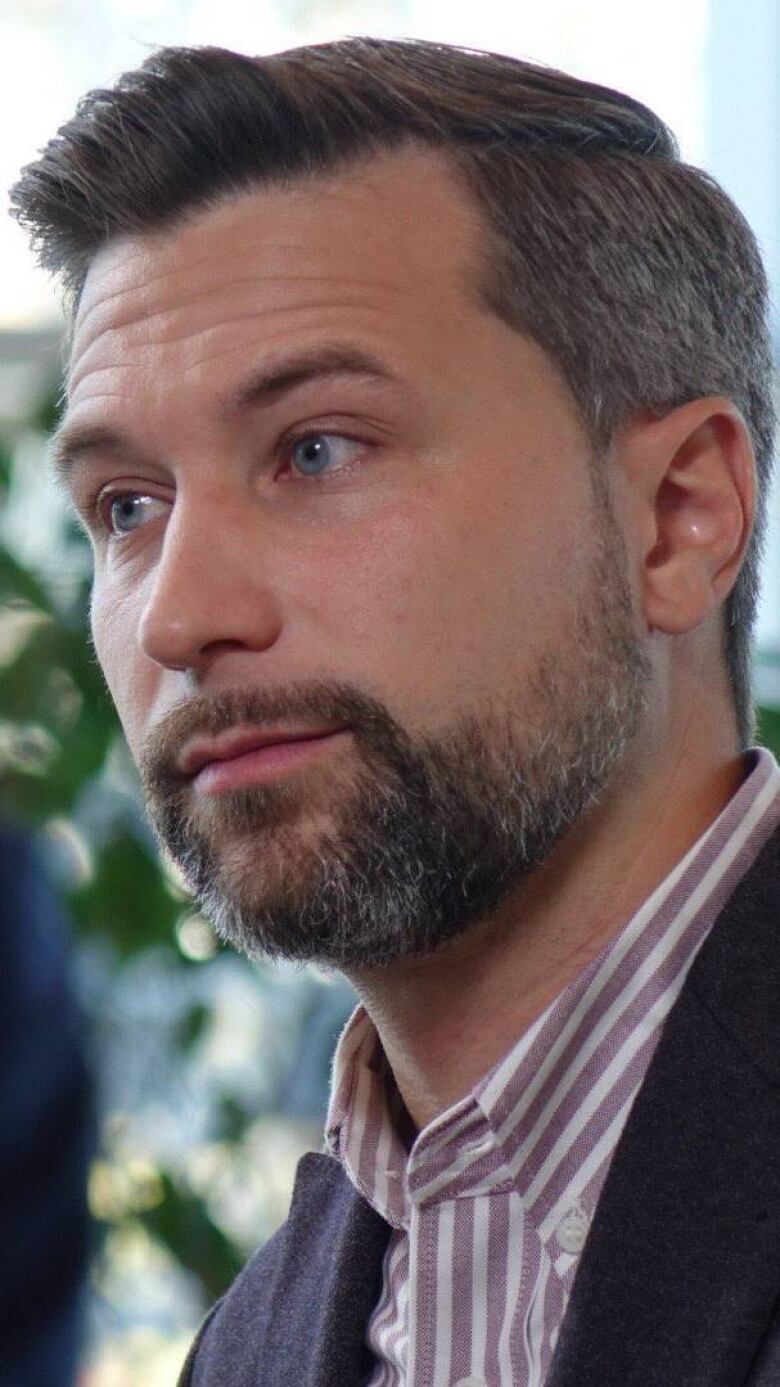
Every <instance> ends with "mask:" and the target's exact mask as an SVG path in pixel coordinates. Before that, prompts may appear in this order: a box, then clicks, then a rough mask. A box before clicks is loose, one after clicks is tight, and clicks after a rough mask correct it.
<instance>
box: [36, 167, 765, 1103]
mask: <svg viewBox="0 0 780 1387" xmlns="http://www.w3.org/2000/svg"><path fill="white" fill-rule="evenodd" d="M486 249H487V233H486V231H485V228H484V227H483V225H482V223H481V220H480V217H479V213H478V211H477V210H476V209H475V208H474V207H473V205H472V204H471V202H470V200H469V198H468V196H467V194H466V193H465V192H464V190H463V189H462V187H461V186H460V184H459V183H458V181H457V179H456V177H455V176H454V175H453V173H451V172H450V170H449V169H448V167H447V166H446V164H445V163H444V162H443V160H442V158H441V157H440V156H439V155H437V154H435V153H433V152H430V151H426V150H421V149H415V148H408V149H405V150H403V151H400V152H398V153H394V154H392V155H386V156H382V157H377V158H375V159H372V160H371V161H370V162H368V163H364V164H362V165H357V166H355V167H354V168H353V169H351V170H347V171H344V172H340V173H339V174H337V175H333V176H331V177H327V178H324V177H323V178H319V179H316V180H314V179H312V180H311V181H308V182H303V181H302V182H300V183H296V184H294V185H290V186H288V187H284V188H282V187H270V188H265V189H258V190H257V191H254V190H253V191H250V192H247V193H244V194H241V195H240V196H236V197H235V198H231V199H225V200H223V201H221V202H219V203H218V204H217V205H215V206H214V207H212V208H209V209H206V210H202V211H199V212H197V213H195V214H192V215H191V216H190V217H188V218H187V219H186V220H184V221H182V222H181V223H180V224H179V225H177V226H176V227H172V228H169V229H168V230H166V231H164V232H160V233H157V234H155V235H154V236H146V237H144V238H132V239H125V240H117V241H115V242H113V243H111V244H109V245H108V246H107V247H106V248H105V249H104V250H103V251H101V252H100V254H99V255H98V256H97V257H96V259H95V261H94V262H93V264H92V267H91V268H90V271H89V274H88V276H87V280H86V284H85V288H84V292H83V295H82V299H81V303H80V307H79V313H78V317H77V321H76V324H75V331H74V338H73V350H72V359H71V367H70V380H69V403H68V410H67V416H66V419H65V420H64V422H63V425H62V426H61V429H60V434H59V437H58V440H57V443H56V456H57V458H58V465H59V468H60V471H61V472H62V474H63V476H64V477H65V480H66V484H67V486H68V488H69V491H70V493H71V495H72V497H73V500H74V503H75V505H76V507H77V509H78V511H79V514H80V515H81V517H82V519H83V521H84V523H85V525H86V526H87V529H88V531H89V533H90V536H91V539H92V542H93V548H94V556H95V582H94V590H93V603H92V629H93V638H94V643H95V648H96V651H97V654H98V658H99V660H100V662H101V665H102V667H103V670H104V672H105V676H106V679H107V682H108V685H109V688H110V691H111V694H112V696H113V698H114V700H115V702H116V705H117V708H118V710H119V713H120V716H121V719H122V723H123V726H124V729H125V733H126V735H127V739H128V742H129V745H130V748H131V751H132V752H133V755H134V757H135V759H136V761H137V762H138V764H139V767H140V769H141V774H142V779H143V782H144V786H145V790H146V795H147V803H148V806H149V810H150V813H151V815H152V818H153V820H154V822H155V824H156V826H157V828H158V831H159V832H160V835H161V838H162V839H163V841H164V843H165V844H166V846H167V848H168V850H169V851H170V852H171V854H172V855H173V856H174V857H175V858H176V859H177V860H178V861H179V864H180V866H181V867H182V869H183V870H184V872H185V875H186V876H187V877H188V879H189V881H190V883H191V885H192V886H193V889H194V890H195V891H196V892H197V894H198V896H199V898H200V899H201V902H202V904H203V907H204V909H205V910H206V912H207V913H208V914H209V915H210V916H211V917H212V918H213V919H214V920H215V922H216V924H217V926H218V928H219V929H220V932H221V933H223V935H225V937H228V938H230V939H231V940H232V942H234V943H236V944H237V945H238V946H239V947H243V948H245V949H247V950H248V951H249V952H253V951H254V952H260V951H263V950H265V951H267V952H270V953H274V952H275V953H283V954H289V955H291V956H294V957H316V958H318V959H319V960H320V961H322V962H324V963H325V964H327V965H328V966H334V967H339V968H340V969H341V970H342V971H343V972H344V973H345V974H346V975H347V976H348V977H349V978H350V979H351V981H352V982H353V983H354V985H355V986H356V988H357V989H358V991H359V992H360V994H361V996H362V997H363V999H364V1001H365V1003H366V1005H367V1007H368V1009H369V1011H370V1013H371V1015H372V1018H373V1020H374V1022H375V1024H376V1025H377V1028H378V1030H379V1034H380V1037H381V1040H382V1043H383V1045H384V1047H385V1051H386V1053H387V1057H388V1059H389V1062H390V1064H391V1066H392V1069H393V1072H394V1074H395V1077H396V1080H397V1082H398V1085H399V1088H400V1091H401V1094H402V1096H403V1098H404V1100H405V1103H406V1106H407V1108H408V1110H409V1113H410V1115H411V1118H412V1120H413V1122H414V1123H415V1124H416V1126H418V1127H421V1126H423V1125H424V1124H425V1123H427V1122H428V1121H430V1120H431V1118H432V1117H434V1116H435V1115H436V1114H437V1113H439V1112H441V1111H442V1110H443V1109H444V1108H446V1107H447V1106H449V1104H450V1103H452V1102H453V1101H455V1100H456V1099H458V1098H460V1097H462V1096H463V1094H465V1093H466V1092H467V1091H468V1090H469V1088H471V1087H472V1086H473V1084H474V1083H475V1082H476V1081H477V1080H478V1079H479V1078H480V1077H481V1075H483V1074H484V1073H486V1072H487V1070H488V1069H489V1068H490V1067H491V1066H492V1065H494V1064H495V1063H497V1062H498V1060H500V1059H501V1058H502V1057H503V1055H504V1054H505V1053H506V1052H507V1050H508V1049H509V1048H510V1046H511V1045H512V1044H513V1043H514V1042H515V1041H516V1040H517V1038H518V1037H519V1036H520V1035H521V1034H522V1032H523V1031H524V1030H525V1029H526V1028H527V1026H528V1025H529V1024H530V1023H531V1022H532V1021H533V1019H534V1018H535V1017H536V1016H537V1015H538V1014H539V1013H540V1011H541V1010H542V1009H543V1008H544V1007H545V1006H547V1005H548V1003H549V1002H550V1001H551V1000H552V999H553V998H554V997H555V996H556V995H557V993H558V992H559V991H560V990H561V989H562V988H563V987H564V986H565V985H566V984H567V983H568V982H569V981H570V980H571V979H572V978H573V977H575V976H576V975H577V973H578V972H579V971H580V970H581V969H582V968H583V967H584V966H585V965H586V964H587V963H588V962H589V961H590V960H591V959H592V958H593V957H594V956H595V955H596V953H598V951H599V950H600V949H601V948H602V947H603V946H604V944H605V943H606V942H607V941H608V940H609V939H610V938H611V937H612V936H613V935H614V934H615V933H616V932H617V931H618V930H619V929H620V928H621V927H622V925H623V924H625V922H626V921H627V920H628V919H629V918H630V916H631V914H632V913H633V912H634V911H635V910H636V909H637V908H638V906H639V905H640V904H641V903H642V901H643V900H645V899H646V897H647V896H648V895H649V894H650V892H651V891H652V890H653V889H654V887H655V886H656V885H657V884H658V883H659V882H660V881H661V880H662V879H663V877H664V876H665V875H666V874H667V873H668V872H669V871H670V870H671V868H672V867H673V866H674V864H675V863H676V862H677V861H678V860H679V859H680V857H681V856H682V855H683V854H684V853H685V852H686V851H687V849H688V848H690V847H691V846H692V844H693V843H694V842H695V841H696V839H697V838H698V837H699V836H700V835H701V834H702V833H703V832H704V830H705V829H706V828H707V827H708V826H709V824H710V823H711V822H712V821H713V820H714V818H715V817H716V816H717V815H718V813H719V812H720V811H721V810H722V809H723V807H724V806H725V804H726V803H727V801H728V799H729V798H730V797H731V795H732V794H733V793H734V791H735V790H736V789H737V787H738V786H739V784H740V782H741V779H742V778H743V776H744V767H743V761H742V759H741V757H740V755H739V750H738V746H737V738H736V731H735V720H734V713H733V708H732V704H731V698H730V693H729V688H728V683H727V679H726V675H725V670H724V667H723V663H722V657H721V644H722V636H721V607H722V603H723V601H724V599H725V597H726V595H727V594H728V592H729V590H730V589H731V587H732V586H733V583H734V580H735V578H736V575H737V572H738V569H739V565H740V562H741V559H742V556H743V553H744V550H745V547H746V544H747V541H748V538H749V534H750V527H751V523H752V516H753V504H754V500H753V487H754V463H753V456H752V450H751V446H750V442H749V438H748V434H747V430H746V428H745V425H744V423H743V421H742V419H741V416H740V415H739V413H738V411H737V410H736V408H735V407H734V406H733V405H732V404H731V403H730V402H729V401H728V400H726V399H723V398H721V397H711V398H707V399H702V400H694V401H691V402H690V403H688V404H685V405H682V406H680V407H679V408H677V409H675V410H672V411H671V412H670V413H668V414H667V415H665V416H664V417H663V418H661V419H657V418H653V419H648V418H637V419H634V420H631V421H629V422H628V423H627V424H626V425H625V426H624V428H623V429H622V431H621V432H620V434H619V436H618V437H616V438H615V439H614V440H613V445H612V448H611V450H610V453H609V456H608V457H606V458H604V459H600V460H598V461H595V462H594V459H593V457H592V448H591V446H590V442H589V439H588V437H587V435H586V433H585V430H584V428H583V425H582V422H581V419H580V416H579V413H578V410H577V408H576V406H575V404H574V401H573V399H572V396H571V394H570V392H569V391H568V389H567V387H566V385H565V383H564V382H563V381H562V379H561V377H560V375H559V373H558V372H557V370H556V369H555V367H554V365H553V364H552V363H551V362H550V361H549V359H548V358H547V357H546V356H545V355H544V353H543V352H542V351H541V350H540V349H539V348H538V347H537V346H536V345H535V344H534V343H533V342H530V341H528V340H527V339H526V338H524V337H523V336H521V335H520V334H519V333H516V332H513V331H512V330H511V329H510V328H509V327H507V326H506V325H505V324H503V323H502V322H501V321H499V319H498V318H496V317H495V316H494V315H492V314H491V313H490V312H489V311H488V310H487V309H486V308H485V307H484V306H483V304H482V303H481V302H480V299H479V295H478V293H477V291H476V288H475V285H476V283H477V280H478V277H479V269H480V266H481V264H482V260H483V257H484V256H485V254H486ZM231 729H233V730H235V729H239V730H240V729H243V730H247V729H249V730H250V731H252V730H253V731H255V732H256V731H257V730H258V729H261V730H262V731H263V732H264V733H268V734H270V733H272V732H273V731H274V730H278V732H279V738H280V740H285V739H287V740H289V737H290V736H292V735H301V734H303V733H308V734H309V735H313V734H315V733H317V734H324V733H330V734H332V735H330V736H327V737H326V736H323V738H322V741H321V742H320V743H319V744H317V743H311V744H310V746H309V752H308V753H307V754H305V755H304V756H302V757H301V759H300V760H299V761H293V762H291V763H290V764H288V765H286V766H284V767H282V768H281V769H278V770H277V771H274V772H271V773H269V771H268V770H267V769H266V771H265V772H263V774H262V776H260V775H258V776H256V777H255V779H254V780H252V779H251V777H250V781H249V782H248V783H244V784H242V785H241V786H240V787H234V788H227V789H226V788H224V786H223V787H222V788H221V789H220V788H219V787H216V788H215V785H214V784H213V783H211V782H209V780H208V767H206V772H204V773H202V774H200V775H198V774H196V772H195V770H194V769H193V766H194V762H193V761H192V759H191V757H190V759H189V760H188V753H193V754H194V752H197V751H198V741H199V740H200V752H201V753H202V754H201V755H200V757H199V761H198V765H199V766H200V764H201V763H202V762H203V761H204V760H208V759H209V758H208V748H209V747H211V748H212V750H213V746H214V742H213V739H214V738H220V737H221V738H224V737H225V736H226V735H229V734H230V730H231ZM204 738H205V739H206V741H205V742H204V741H203V739H204ZM209 739H211V740H209ZM204 747H205V748H206V750H205V751H204V750H203V748H204Z"/></svg>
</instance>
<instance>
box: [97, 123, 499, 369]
mask: <svg viewBox="0 0 780 1387" xmlns="http://www.w3.org/2000/svg"><path fill="white" fill-rule="evenodd" d="M484 244H485V228H484V223H483V221H482V218H481V216H480V213H479V212H478V210H477V208H476V206H475V204H474V203H473V202H472V200H471V198H470V197H469V196H468V194H467V193H466V191H465V189H464V187H463V185H462V184H461V182H460V181H459V179H458V178H457V176H456V175H455V174H454V173H453V172H452V171H451V170H450V168H449V167H448V166H447V164H446V163H445V161H444V160H443V158H441V157H440V156H439V155H437V154H436V153H435V152H433V151H424V150H419V149H414V150H410V149H407V150H404V151H403V152H400V153H396V154H390V155H384V156H382V157H381V158H380V157H378V158H375V159H372V160H370V161H366V162H364V163H362V164H360V165H356V166H355V167H354V168H351V169H349V170H346V171H344V172H342V173H339V174H338V175H332V176H317V177H311V178H308V179H306V180H301V181H298V182H295V183H293V184H290V185H289V186H273V187H269V188H262V189H257V190H255V189H253V190H250V191H247V192H246V193H242V194H240V195H237V196H235V197H230V198H224V199H222V200H221V201H219V202H218V203H217V204H216V205H215V206H213V207H211V208H209V209H206V210H200V211H197V212H195V213H193V214H192V215H191V216H190V217H189V218H188V219H186V220H185V221H184V222H182V223H181V224H179V225H178V226H176V227H174V228H172V229H169V230H166V231H164V232H159V233H156V234H154V235H145V236H142V237H141V236H139V237H131V238H125V239H121V240H117V241H115V242H113V243H111V244H110V245H109V246H108V247H107V248H105V249H104V250H103V251H101V252H100V253H99V254H98V256H97V257H96V259H95V261H94V262H93V264H92V266H91V268H90V270H89V273H88V275H87V278H86V281H85V285H84V290H83V293H82V296H81V301H80V304H79V310H78V314H77V318H76V323H75V328H74V335H73V350H72V355H71V363H70V379H69V390H70V394H71V396H74V395H75V396H78V395H79V392H80V391H81V390H83V388H84V386H85V382H87V381H90V380H92V381H93V384H94V375H95V372H96V371H99V372H103V371H105V370H106V369H108V368H109V367H110V365H111V364H112V363H113V366H114V367H116V366H117V365H118V364H119V362H120V359H121V363H122V364H123V365H125V366H132V365H133V364H136V365H138V366H139V367H140V366H141V365H142V364H143V363H144V362H146V363H148V362H149V359H150V354H151V355H152V356H153V355H154V353H155V351H157V350H159V349H162V348H165V353H166V359H167V361H168V362H176V360H178V361H179V364H180V365H181V367H182V368H183V369H187V368H188V367H189V366H190V365H191V364H192V362H193V360H197V361H198V362H199V363H200V364H203V363H204V362H207V361H208V360H209V359H210V358H211V357H213V358H214V359H215V360H217V359H219V358H220V356H221V355H223V349H224V348H225V347H226V345H228V344H229V349H230V350H231V351H232V350H235V349H236V348H240V347H241V345H245V346H247V347H251V348H255V347H256V346H257V345H258V340H257V339H258V332H259V338H260V345H262V344H265V343H268V344H270V345H275V343H274V337H275V334H276V333H277V331H283V332H284V333H285V334H286V335H289V334H290V333H291V332H292V333H293V334H295V333H296V332H298V331H300V333H302V334H304V335H305V334H306V333H307V332H310V331H311V330H312V329H320V328H321V329H322V330H323V331H325V332H327V331H329V330H330V329H331V328H335V329H336V330H338V328H339V327H340V326H341V325H342V324H341V322H340V319H341V318H343V316H344V314H345V313H346V314H348V315H349V317H350V319H351V322H352V324H353V325H357V326H358V327H360V326H361V325H363V326H364V327H365V328H366V330H367V331H368V332H369V333H370V332H371V330H372V328H373V327H374V326H376V325H377V324H378V323H383V324H386V323H388V322H389V323H392V322H393V320H394V319H395V320H397V321H398V322H399V323H403V324H405V326H406V328H407V329H411V330H414V325H415V324H417V325H422V324H423V323H426V322H427V325H428V329H429V330H430V331H432V332H435V331H436V329H437V326H441V327H443V323H441V324H439V323H438V322H437V320H438V319H439V318H442V319H448V318H451V315H452V314H453V313H455V314H456V315H457V314H458V313H460V312H465V311H466V310H467V309H471V311H474V308H475V306H476V294H475V292H474V284H475V282H476V279H477V275H478V267H479V264H480V260H481V258H482V256H483V255H484ZM258 320H262V321H261V322H260V324H259V327H258ZM451 328H452V324H451V323H450V330H451Z"/></svg>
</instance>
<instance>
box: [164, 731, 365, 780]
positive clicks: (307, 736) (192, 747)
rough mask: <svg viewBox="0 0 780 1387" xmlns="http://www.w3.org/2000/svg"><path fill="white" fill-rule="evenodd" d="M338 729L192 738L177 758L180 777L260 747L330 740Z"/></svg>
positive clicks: (190, 776) (235, 732) (244, 732)
mask: <svg viewBox="0 0 780 1387" xmlns="http://www.w3.org/2000/svg"><path fill="white" fill-rule="evenodd" d="M340 730H341V729H340V728H338V727H326V728H314V729H312V728H304V729H301V728H299V729H288V728H274V729H273V730H265V731H261V730H260V729H259V728H249V727H243V728H242V727H234V728H231V729H230V731H229V732H224V733H221V734H220V735H219V736H217V737H195V738H193V739H192V741H190V742H188V743H187V745H186V747H185V749H184V751H183V752H182V754H181V756H180V757H179V770H180V771H181V774H182V775H183V776H186V777H187V778H188V779H193V778H194V777H195V776H196V775H198V773H199V772H200V771H202V770H203V768H204V766H208V765H211V764H213V763H214V762H217V761H232V760H235V759H237V758H238V757H239V756H246V755H247V754H248V753H249V752H252V751H259V750H260V749H261V748H262V747H269V746H284V745H287V744H289V743H290V742H304V741H317V740H319V739H320V738H322V737H329V736H331V735H332V734H333V733H334V732H338V731H340Z"/></svg>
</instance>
